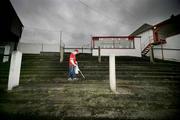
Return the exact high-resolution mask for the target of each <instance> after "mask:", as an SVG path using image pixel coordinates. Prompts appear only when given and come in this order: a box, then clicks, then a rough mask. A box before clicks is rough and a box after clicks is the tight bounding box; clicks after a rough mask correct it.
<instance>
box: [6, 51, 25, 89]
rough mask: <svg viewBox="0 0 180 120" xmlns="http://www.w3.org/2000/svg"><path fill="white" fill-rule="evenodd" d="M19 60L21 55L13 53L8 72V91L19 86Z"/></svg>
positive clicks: (16, 52) (18, 52) (17, 52)
mask: <svg viewBox="0 0 180 120" xmlns="http://www.w3.org/2000/svg"><path fill="white" fill-rule="evenodd" d="M21 60H22V53H21V52H20V51H13V52H12V56H11V64H10V70H9V80H8V90H12V89H13V87H15V86H18V85H19V78H20V70H21Z"/></svg>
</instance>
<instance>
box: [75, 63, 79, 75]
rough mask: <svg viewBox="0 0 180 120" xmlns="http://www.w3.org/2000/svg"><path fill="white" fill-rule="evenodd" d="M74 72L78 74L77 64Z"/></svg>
mask: <svg viewBox="0 0 180 120" xmlns="http://www.w3.org/2000/svg"><path fill="white" fill-rule="evenodd" d="M75 74H79V67H78V65H77V66H76V67H75Z"/></svg>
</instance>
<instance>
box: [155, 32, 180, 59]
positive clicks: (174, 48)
mask: <svg viewBox="0 0 180 120" xmlns="http://www.w3.org/2000/svg"><path fill="white" fill-rule="evenodd" d="M166 42H167V43H166V44H164V45H163V53H164V59H165V60H171V61H178V62H180V34H178V35H175V36H171V37H168V38H166ZM160 48H161V45H158V46H155V47H154V56H155V58H159V59H162V51H161V49H160ZM168 49H169V50H168Z"/></svg>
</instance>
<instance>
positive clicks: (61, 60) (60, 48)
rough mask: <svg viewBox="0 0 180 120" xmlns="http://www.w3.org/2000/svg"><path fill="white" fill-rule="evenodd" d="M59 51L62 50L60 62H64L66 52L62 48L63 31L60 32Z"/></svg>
mask: <svg viewBox="0 0 180 120" xmlns="http://www.w3.org/2000/svg"><path fill="white" fill-rule="evenodd" d="M59 44H60V45H59V46H60V47H59V50H60V53H59V54H60V55H59V56H60V62H63V55H64V50H63V47H62V31H60V42H59Z"/></svg>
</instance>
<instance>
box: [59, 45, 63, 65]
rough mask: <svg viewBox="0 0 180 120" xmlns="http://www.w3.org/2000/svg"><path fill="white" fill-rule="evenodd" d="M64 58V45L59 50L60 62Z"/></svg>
mask: <svg viewBox="0 0 180 120" xmlns="http://www.w3.org/2000/svg"><path fill="white" fill-rule="evenodd" d="M63 59H64V47H61V51H60V62H61V63H62V62H63Z"/></svg>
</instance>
